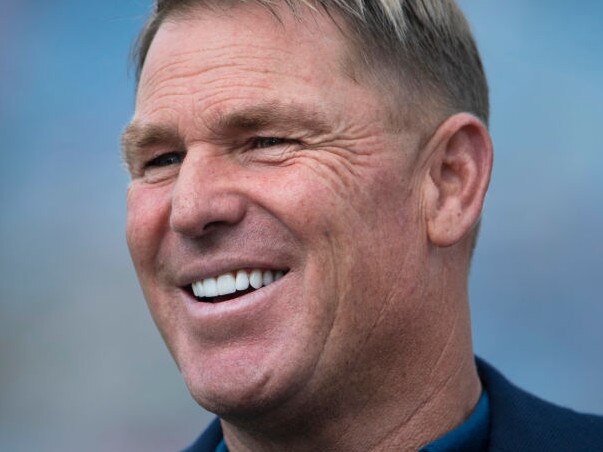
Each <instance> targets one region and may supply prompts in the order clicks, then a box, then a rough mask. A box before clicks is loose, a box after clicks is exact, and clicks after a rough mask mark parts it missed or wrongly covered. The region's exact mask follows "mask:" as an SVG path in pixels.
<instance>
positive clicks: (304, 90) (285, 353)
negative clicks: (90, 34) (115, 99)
mask: <svg viewBox="0 0 603 452" xmlns="http://www.w3.org/2000/svg"><path fill="white" fill-rule="evenodd" d="M309 14H310V13H309V12H306V13H304V17H303V20H301V21H296V20H295V19H294V18H292V17H291V15H290V14H289V13H287V12H284V11H283V12H282V17H281V22H279V21H277V20H276V19H275V18H274V17H273V16H271V15H270V13H268V12H267V11H265V10H263V9H260V8H259V7H253V6H245V7H239V8H234V9H230V10H228V11H227V12H223V13H218V12H215V11H206V10H201V11H199V14H198V15H197V16H195V18H190V19H187V20H177V21H175V22H166V23H164V24H163V25H162V26H161V28H160V30H159V32H158V33H157V36H156V37H155V40H154V42H153V44H152V46H151V48H150V51H149V53H148V57H147V60H146V63H145V66H144V70H143V72H142V76H141V81H140V87H139V91H138V96H137V104H136V113H135V118H134V123H135V124H136V126H135V128H133V129H132V130H130V131H129V132H127V133H126V141H127V142H128V143H129V144H127V145H126V154H127V159H128V161H129V164H130V167H131V171H132V175H133V180H132V183H131V186H130V189H129V193H128V221H127V239H128V244H129V247H130V251H131V254H132V258H133V261H134V264H135V267H136V270H137V272H138V276H139V279H140V282H141V285H142V288H143V290H144V293H145V297H146V299H147V301H148V304H149V307H150V310H151V312H152V315H153V318H154V320H155V322H156V323H157V325H158V327H159V329H160V331H161V333H162V335H163V337H164V339H165V341H166V343H167V345H168V347H169V349H170V351H171V353H172V354H173V356H174V358H175V360H176V362H177V364H178V366H179V368H180V370H181V372H182V374H183V375H184V378H185V381H186V383H187V385H188V387H189V389H190V391H191V393H192V394H193V396H194V397H195V399H196V400H197V401H198V402H199V403H200V404H202V405H203V406H205V407H206V408H208V409H210V410H213V411H215V412H218V413H221V414H229V413H230V414H237V413H238V414H243V413H248V412H254V410H255V411H257V410H259V409H262V410H265V409H270V408H271V407H273V406H282V405H283V404H286V403H293V401H297V402H303V403H307V402H308V401H311V400H312V398H313V397H314V398H317V397H330V396H331V395H332V394H341V391H342V388H343V387H344V386H343V383H344V382H346V381H347V384H348V386H349V382H350V381H356V383H357V385H359V386H361V385H362V384H364V383H363V382H365V381H368V380H371V379H372V380H374V379H375V378H379V375H380V372H381V371H383V369H381V368H380V366H386V364H385V361H387V362H389V363H390V364H391V359H398V358H391V357H389V358H387V357H388V356H390V355H395V354H394V353H393V350H394V349H402V348H403V346H404V342H405V337H406V335H408V336H409V337H411V336H412V335H413V333H411V332H410V330H411V329H412V324H413V322H412V320H411V318H412V317H413V316H415V315H416V312H417V310H418V309H420V308H419V307H418V303H417V300H418V298H419V295H418V293H419V292H420V285H421V274H423V269H424V262H423V257H422V256H423V254H424V248H425V232H424V228H423V226H422V222H421V220H420V218H421V217H420V203H419V196H418V195H417V191H418V190H417V185H418V182H417V180H418V175H417V171H416V170H415V169H414V167H413V163H414V162H415V161H416V153H417V150H418V146H419V144H418V143H419V141H420V139H419V138H420V137H419V134H418V133H416V132H413V131H411V130H402V131H399V130H398V131H397V132H394V130H395V128H394V127H392V125H391V124H390V122H389V121H390V120H389V119H388V118H390V117H391V114H388V113H389V111H388V107H387V106H386V105H385V102H384V97H383V96H382V95H381V94H379V93H378V92H377V91H376V90H374V89H372V88H370V87H368V86H364V85H362V84H360V83H358V82H356V81H354V80H353V79H352V78H351V77H350V76H348V75H346V73H345V71H344V70H342V67H343V66H344V61H345V55H346V51H347V50H346V47H345V44H344V42H343V38H342V34H341V32H340V31H339V30H338V29H337V28H336V26H335V25H334V24H333V23H332V22H331V20H330V19H328V18H326V17H325V16H323V15H321V14H318V13H316V14H313V15H309ZM254 269H259V270H262V271H266V270H270V271H272V272H273V275H276V274H277V272H282V274H284V276H283V277H282V278H280V279H278V280H277V281H275V282H273V283H271V284H269V285H266V286H264V287H262V288H260V289H257V290H253V289H252V288H251V287H250V288H248V289H247V290H243V291H237V292H235V293H232V294H228V295H225V296H221V297H218V298H211V297H210V298H208V297H204V298H197V297H195V296H194V294H193V291H192V288H191V286H192V285H193V284H194V283H196V282H198V281H203V280H205V279H208V278H217V277H219V276H222V278H221V281H222V282H221V283H220V281H218V284H219V285H220V284H222V286H223V287H222V288H223V289H224V288H225V289H224V290H225V291H229V290H231V289H232V288H231V284H230V283H229V278H228V277H227V276H223V275H228V274H231V275H232V276H233V278H234V277H236V275H237V273H238V272H239V271H240V270H243V271H244V272H245V273H246V274H247V275H250V274H251V271H252V270H254ZM279 276H280V275H279ZM218 280H220V278H218ZM267 282H269V281H267ZM207 284H209V286H207V285H204V290H205V291H209V293H210V294H211V293H212V290H213V289H212V288H211V285H212V282H211V280H209V282H208V283H207ZM199 286H200V285H199ZM244 286H245V284H244V278H243V277H241V287H244ZM195 290H197V289H195ZM384 356H385V357H386V358H384ZM388 365H389V364H388ZM373 383H374V381H373ZM317 400H318V399H317Z"/></svg>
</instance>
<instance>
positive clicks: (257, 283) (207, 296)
mask: <svg viewBox="0 0 603 452" xmlns="http://www.w3.org/2000/svg"><path fill="white" fill-rule="evenodd" d="M287 272H288V269H282V270H268V269H260V268H254V269H240V270H235V271H231V272H227V273H223V274H220V275H217V276H213V277H209V278H204V279H201V280H199V281H195V282H193V283H192V284H189V285H187V286H185V287H184V290H185V291H186V292H188V293H189V295H191V296H192V297H193V298H194V299H195V300H196V301H198V302H200V303H222V302H225V301H229V300H233V299H235V298H239V297H241V296H243V295H245V294H248V293H251V292H254V291H256V290H258V289H261V288H262V287H265V286H268V285H270V284H272V283H274V282H276V281H278V280H279V279H281V278H282V277H283V276H285V275H286V274H287Z"/></svg>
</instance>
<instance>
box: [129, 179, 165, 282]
mask: <svg viewBox="0 0 603 452" xmlns="http://www.w3.org/2000/svg"><path fill="white" fill-rule="evenodd" d="M169 200H170V196H169V191H168V190H165V189H162V190H159V189H157V188H147V187H142V186H136V185H133V186H131V187H130V189H129V190H128V197H127V220H126V239H127V242H128V248H129V249H130V254H131V256H132V261H133V262H134V266H135V268H136V271H137V272H138V273H139V276H142V275H143V274H144V273H146V272H148V271H150V270H151V265H152V262H153V260H154V257H155V256H156V255H157V252H158V250H159V247H160V245H161V241H162V239H163V237H164V235H165V232H166V231H167V229H168V227H169V212H170V201H169Z"/></svg>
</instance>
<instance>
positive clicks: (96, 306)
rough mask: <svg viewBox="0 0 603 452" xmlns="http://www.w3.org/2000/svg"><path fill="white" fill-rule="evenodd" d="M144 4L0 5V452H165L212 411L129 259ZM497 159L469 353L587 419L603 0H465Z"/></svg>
mask: <svg viewBox="0 0 603 452" xmlns="http://www.w3.org/2000/svg"><path fill="white" fill-rule="evenodd" d="M150 3H151V2H150V0H149V1H146V0H119V1H118V0H106V1H100V0H99V1H94V0H88V1H81V0H79V1H75V0H53V1H52V2H50V1H40V0H2V2H1V3H0V157H1V165H0V201H1V213H0V250H1V251H0V449H1V450H6V451H34V450H35V451H79V450H87V451H133V450H148V451H155V450H156V451H163V450H177V449H179V448H182V447H184V446H186V445H187V444H188V443H189V442H190V441H192V439H193V438H195V437H196V435H197V434H198V432H199V431H200V430H201V428H202V427H203V426H204V424H205V423H206V422H207V421H208V419H209V418H210V415H209V414H207V413H205V412H203V411H202V410H201V409H200V408H199V407H198V406H197V405H196V404H195V403H194V402H193V401H192V400H191V399H190V397H189V396H188V393H187V391H186V389H185V387H184V384H183V383H182V381H181V379H180V375H179V374H178V372H177V370H176V368H175V366H174V364H173V363H172V361H171V358H170V357H169V355H168V352H167V350H166V349H165V347H164V345H163V343H162V341H161V339H160V337H159V334H158V333H157V332H156V330H155V328H154V325H153V324H152V321H151V318H150V316H149V314H148V313H147V310H146V307H145V304H144V300H143V299H142V296H141V292H140V290H139V288H138V285H137V282H136V278H135V275H134V271H133V269H132V266H131V264H130V261H129V256H128V253H127V249H126V245H125V239H124V218H125V203H124V195H125V190H126V187H127V184H128V177H127V174H126V172H125V171H124V170H123V168H122V167H121V164H120V157H119V134H120V132H121V130H122V128H123V126H124V125H125V124H126V122H127V121H128V120H129V117H130V115H131V113H132V108H133V94H134V93H133V90H134V88H133V74H132V73H131V72H130V73H129V72H128V70H127V62H128V59H127V58H128V52H129V49H130V46H131V43H132V41H133V39H134V38H135V35H136V34H137V32H138V30H139V28H140V27H141V25H142V24H143V22H144V19H145V17H146V14H147V12H148V10H149V8H150ZM461 6H462V7H463V9H464V10H465V11H466V13H467V15H468V17H469V19H470V21H471V23H472V25H473V29H474V32H475V34H476V36H477V40H478V43H479V46H480V48H481V51H482V54H483V59H484V63H485V66H486V70H487V72H488V75H489V80H490V85H491V95H492V112H493V114H492V121H491V124H492V127H491V129H492V133H493V136H494V142H495V149H496V157H495V170H494V176H493V180H492V184H491V191H490V194H489V197H488V200H487V207H486V212H485V215H484V221H483V227H482V235H481V242H480V245H479V247H478V251H477V253H476V256H475V261H474V266H473V271H472V279H471V303H472V309H473V320H474V335H475V344H476V351H477V353H478V354H480V355H481V356H482V357H484V358H486V359H487V360H490V361H491V362H493V363H494V364H495V365H497V366H499V367H500V368H501V369H502V370H503V371H504V373H505V374H506V375H507V376H508V377H509V378H511V379H512V380H514V381H515V382H516V383H518V384H519V385H520V386H523V387H524V388H526V389H528V390H530V391H532V392H534V393H536V394H538V395H540V396H542V397H545V398H547V399H549V400H552V401H555V402H557V403H560V404H563V405H567V406H569V407H572V408H574V409H578V410H585V411H590V412H596V413H599V414H603V352H602V351H603V328H602V319H603V296H602V290H601V286H600V285H599V283H601V281H602V280H603V146H602V144H601V133H602V129H603V88H602V86H603V57H602V56H603V26H602V25H601V24H602V22H601V17H603V3H601V2H598V1H595V0H584V1H582V2H579V4H578V3H571V2H565V1H561V0H553V1H548V2H546V3H543V2H540V1H535V0H508V1H505V2H500V1H495V0H481V1H477V0H463V1H461Z"/></svg>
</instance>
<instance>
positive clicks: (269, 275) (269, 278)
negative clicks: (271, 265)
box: [262, 270, 274, 286]
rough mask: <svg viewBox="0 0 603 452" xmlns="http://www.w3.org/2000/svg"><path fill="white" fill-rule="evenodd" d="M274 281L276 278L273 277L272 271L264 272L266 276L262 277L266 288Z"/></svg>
mask: <svg viewBox="0 0 603 452" xmlns="http://www.w3.org/2000/svg"><path fill="white" fill-rule="evenodd" d="M273 281H274V276H272V272H271V271H270V270H264V274H263V275H262V282H263V283H264V285H265V286H267V285H268V284H272V282H273Z"/></svg>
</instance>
